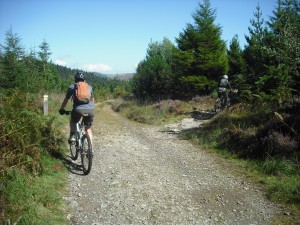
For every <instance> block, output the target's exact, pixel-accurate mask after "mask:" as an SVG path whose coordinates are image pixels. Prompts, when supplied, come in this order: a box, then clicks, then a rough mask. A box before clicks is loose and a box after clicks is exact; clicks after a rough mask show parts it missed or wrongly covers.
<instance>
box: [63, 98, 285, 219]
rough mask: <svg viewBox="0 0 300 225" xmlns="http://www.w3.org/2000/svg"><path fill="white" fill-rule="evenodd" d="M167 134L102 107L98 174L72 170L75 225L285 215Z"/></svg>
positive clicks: (228, 170) (69, 198) (230, 172)
mask: <svg viewBox="0 0 300 225" xmlns="http://www.w3.org/2000/svg"><path fill="white" fill-rule="evenodd" d="M161 130H163V128H162V127H158V126H148V125H143V124H138V123H134V122H131V121H128V120H127V119H125V118H123V117H122V116H120V115H118V114H117V113H115V112H113V111H112V110H111V109H110V106H109V104H103V105H98V106H97V109H96V118H95V121H94V125H93V133H94V149H95V156H94V161H93V167H92V171H91V173H90V174H89V175H87V176H84V175H83V174H82V172H81V170H80V168H79V165H80V161H77V162H76V163H75V166H74V165H73V167H70V175H69V178H68V181H69V182H68V183H69V185H68V194H67V195H66V196H65V200H66V202H67V204H68V206H67V207H68V220H69V224H74V225H76V224H80V225H82V224H88V225H92V224H94V225H96V224H101V225H102V224H103V225H104V224H113V225H115V224H121V225H125V224H163V225H167V224H228V225H229V224H230V225H233V224H238V225H241V224H245V225H248V224H249V225H250V224H259V225H263V224H275V223H274V218H275V217H276V215H279V214H281V213H282V212H281V210H280V208H278V207H277V206H275V205H274V204H272V203H270V202H269V201H268V200H267V199H266V198H265V196H264V194H263V193H262V192H261V191H260V190H259V189H258V188H256V187H255V186H253V185H252V184H251V183H249V182H248V181H247V180H246V179H244V178H242V176H240V175H237V172H236V170H235V169H233V166H232V165H230V163H229V162H226V161H225V160H222V159H219V158H218V157H216V156H214V155H213V154H210V153H207V152H205V151H202V150H201V149H199V147H197V146H195V145H193V144H191V143H190V142H188V141H186V140H180V139H179V138H178V137H177V135H174V134H170V133H167V132H161ZM76 164H77V165H78V166H76Z"/></svg>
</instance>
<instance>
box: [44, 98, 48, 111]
mask: <svg viewBox="0 0 300 225" xmlns="http://www.w3.org/2000/svg"><path fill="white" fill-rule="evenodd" d="M47 115H48V95H44V116H47Z"/></svg>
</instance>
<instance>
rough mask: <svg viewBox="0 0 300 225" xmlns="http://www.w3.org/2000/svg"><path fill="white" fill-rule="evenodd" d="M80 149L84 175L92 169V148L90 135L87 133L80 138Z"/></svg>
mask: <svg viewBox="0 0 300 225" xmlns="http://www.w3.org/2000/svg"><path fill="white" fill-rule="evenodd" d="M81 143H82V146H81V147H82V149H81V163H82V169H83V173H84V174H85V175H87V174H89V173H90V172H91V169H92V163H93V149H92V143H91V139H90V136H89V135H88V134H84V135H83V136H82V139H81Z"/></svg>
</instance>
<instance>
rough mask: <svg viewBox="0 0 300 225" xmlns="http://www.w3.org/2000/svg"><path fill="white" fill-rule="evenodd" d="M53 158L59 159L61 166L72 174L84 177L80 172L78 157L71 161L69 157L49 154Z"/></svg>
mask: <svg viewBox="0 0 300 225" xmlns="http://www.w3.org/2000/svg"><path fill="white" fill-rule="evenodd" d="M51 155H52V156H53V157H54V158H56V159H59V160H60V161H61V162H62V163H63V165H64V166H65V167H66V168H67V169H68V170H69V171H70V172H71V173H73V174H76V175H80V176H85V175H84V173H83V170H82V165H81V160H80V156H79V157H78V159H77V160H76V161H74V160H72V159H71V157H70V156H69V155H66V154H62V153H57V152H56V153H52V154H51Z"/></svg>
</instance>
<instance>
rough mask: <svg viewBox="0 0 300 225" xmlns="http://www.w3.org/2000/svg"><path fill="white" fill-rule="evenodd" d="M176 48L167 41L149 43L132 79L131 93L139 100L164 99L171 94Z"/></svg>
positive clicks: (165, 39)
mask: <svg viewBox="0 0 300 225" xmlns="http://www.w3.org/2000/svg"><path fill="white" fill-rule="evenodd" d="M175 52H176V47H175V46H174V45H173V44H172V43H171V42H170V41H169V40H168V39H167V38H164V40H163V41H162V42H161V43H160V42H151V43H150V44H149V47H148V49H147V55H146V57H145V59H144V60H143V61H141V62H140V63H139V65H138V68H137V71H136V74H135V75H134V77H133V92H134V93H135V95H136V96H137V97H139V98H152V99H164V98H168V97H171V96H172V94H173V89H172V88H173V87H174V85H173V83H174V73H173V72H172V71H173V70H172V67H173V66H174V62H173V60H174V54H175Z"/></svg>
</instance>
